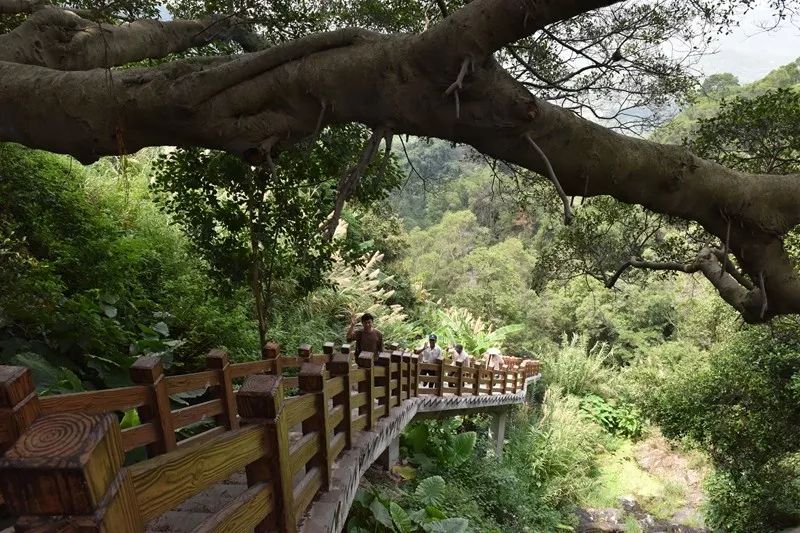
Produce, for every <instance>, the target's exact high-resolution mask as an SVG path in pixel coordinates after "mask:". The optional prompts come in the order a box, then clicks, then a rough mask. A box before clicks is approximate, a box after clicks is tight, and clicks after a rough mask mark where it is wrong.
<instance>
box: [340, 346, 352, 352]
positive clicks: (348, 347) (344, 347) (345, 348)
mask: <svg viewBox="0 0 800 533" xmlns="http://www.w3.org/2000/svg"><path fill="white" fill-rule="evenodd" d="M339 350H340V351H341V352H342V353H350V345H349V344H342V346H341V348H339Z"/></svg>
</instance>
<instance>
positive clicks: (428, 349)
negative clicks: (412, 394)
mask: <svg viewBox="0 0 800 533" xmlns="http://www.w3.org/2000/svg"><path fill="white" fill-rule="evenodd" d="M420 359H421V360H422V362H423V363H427V364H435V363H438V362H439V361H441V360H442V349H441V348H440V347H438V346H436V334H435V333H431V334H430V335H429V336H428V343H427V344H426V345H425V348H423V349H422V355H421V357H420ZM420 374H422V375H423V376H435V375H436V371H435V370H421V371H420ZM420 381H422V380H420ZM432 386H433V384H432V383H431V382H425V385H423V387H432Z"/></svg>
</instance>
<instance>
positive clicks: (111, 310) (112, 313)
mask: <svg viewBox="0 0 800 533" xmlns="http://www.w3.org/2000/svg"><path fill="white" fill-rule="evenodd" d="M100 309H101V310H102V311H103V314H104V315H106V316H107V317H108V318H114V317H116V316H117V308H116V307H114V306H113V305H109V304H100Z"/></svg>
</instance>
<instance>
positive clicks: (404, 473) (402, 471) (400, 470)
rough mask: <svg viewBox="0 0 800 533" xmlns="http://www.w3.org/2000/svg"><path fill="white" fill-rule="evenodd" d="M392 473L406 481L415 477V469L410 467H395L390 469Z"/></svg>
mask: <svg viewBox="0 0 800 533" xmlns="http://www.w3.org/2000/svg"><path fill="white" fill-rule="evenodd" d="M392 472H393V473H395V474H397V475H398V476H400V477H401V478H403V479H404V480H406V481H409V480H411V479H414V478H416V477H417V469H416V468H414V467H413V466H411V465H395V466H393V467H392Z"/></svg>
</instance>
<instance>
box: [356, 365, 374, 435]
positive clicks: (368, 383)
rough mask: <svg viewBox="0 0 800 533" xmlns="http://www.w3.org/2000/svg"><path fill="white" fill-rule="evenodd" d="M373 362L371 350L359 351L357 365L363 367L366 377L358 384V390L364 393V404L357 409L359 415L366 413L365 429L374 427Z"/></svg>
mask: <svg viewBox="0 0 800 533" xmlns="http://www.w3.org/2000/svg"><path fill="white" fill-rule="evenodd" d="M374 364H375V360H374V359H373V358H372V352H361V355H359V356H358V366H359V367H360V368H363V369H364V373H365V374H366V378H367V379H365V380H364V381H362V382H360V383H359V384H358V392H363V393H364V394H365V395H366V398H365V399H364V405H363V406H362V407H359V409H358V414H359V415H363V414H366V415H367V426H366V429H372V428H373V427H375V374H374V373H373V372H372V369H373V368H374Z"/></svg>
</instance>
